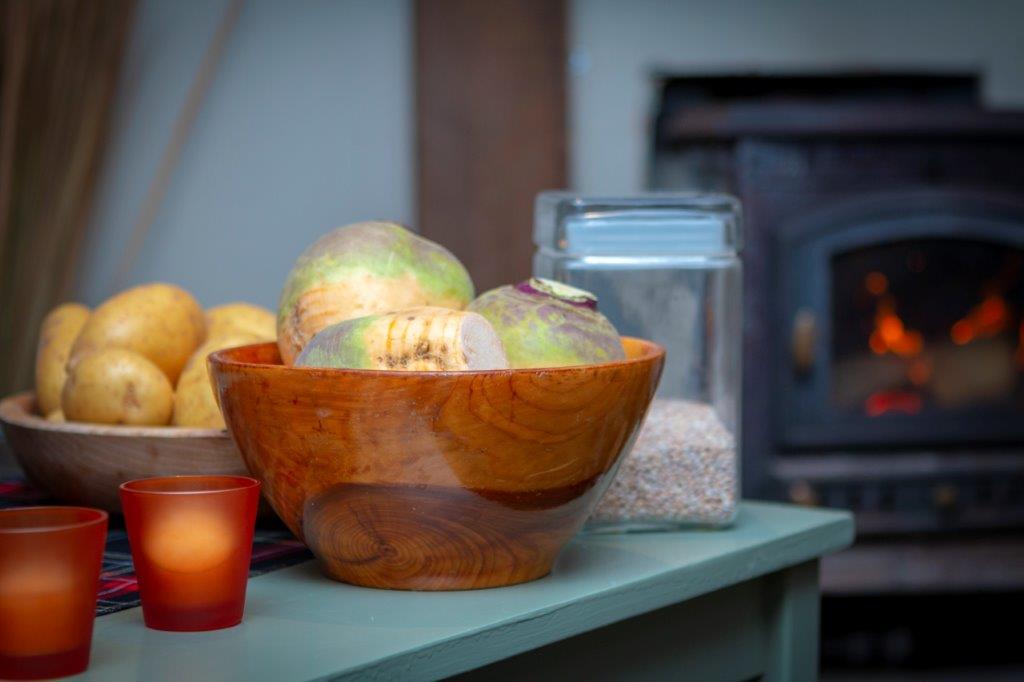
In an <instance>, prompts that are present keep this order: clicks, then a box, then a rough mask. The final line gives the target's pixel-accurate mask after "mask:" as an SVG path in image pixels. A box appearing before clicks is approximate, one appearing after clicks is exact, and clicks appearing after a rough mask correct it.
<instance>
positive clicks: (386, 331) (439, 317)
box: [295, 306, 508, 371]
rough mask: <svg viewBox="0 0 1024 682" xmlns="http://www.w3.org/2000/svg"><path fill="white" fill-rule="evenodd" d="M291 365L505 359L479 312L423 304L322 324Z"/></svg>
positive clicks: (492, 362) (482, 365)
mask: <svg viewBox="0 0 1024 682" xmlns="http://www.w3.org/2000/svg"><path fill="white" fill-rule="evenodd" d="M295 366H296V367H347V368H353V369H391V370H405V371H450V370H467V369H506V368H507V367H508V359H507V358H506V356H505V351H504V349H503V348H502V345H501V340H500V339H499V338H498V335H497V334H496V333H495V331H494V328H493V327H491V325H490V323H489V322H488V321H487V320H485V319H484V318H483V317H481V316H480V315H477V314H476V313H470V312H466V311H462V310H449V309H447V308H436V307H431V306H424V307H419V308H410V309H408V310H402V311H398V312H394V313H387V314H384V315H368V316H366V317H360V318H356V319H354V320H346V321H344V322H339V323H338V324H335V325H332V326H330V327H327V328H326V329H323V330H321V331H320V332H319V333H317V334H316V335H315V336H314V337H313V338H312V339H311V340H310V342H309V343H308V344H306V347H305V349H303V351H302V353H301V354H300V355H299V357H298V358H296V360H295Z"/></svg>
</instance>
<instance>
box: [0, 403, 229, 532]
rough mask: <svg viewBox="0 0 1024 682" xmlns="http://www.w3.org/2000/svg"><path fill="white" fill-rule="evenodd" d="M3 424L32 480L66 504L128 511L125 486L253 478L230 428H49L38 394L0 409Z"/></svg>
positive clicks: (65, 424)
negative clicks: (154, 480)
mask: <svg viewBox="0 0 1024 682" xmlns="http://www.w3.org/2000/svg"><path fill="white" fill-rule="evenodd" d="M0 423H2V424H3V428H4V434H5V435H6V437H7V442H8V443H10V446H11V450H12V451H13V452H14V456H15V458H16V459H17V460H18V463H19V464H20V465H21V467H22V469H24V470H25V473H26V474H27V475H28V477H29V478H30V479H31V480H32V481H33V483H35V484H36V485H38V486H39V487H41V488H43V489H44V490H46V491H48V492H49V493H50V494H51V495H53V497H55V498H56V499H58V500H60V501H61V502H67V503H70V504H79V505H84V506H87V507H98V508H100V509H105V510H107V511H112V512H120V511H121V502H120V500H119V499H118V492H117V487H118V486H119V485H121V484H122V483H124V482H125V481H130V480H133V479H136V478H148V477H150V476H170V475H176V474H231V475H242V476H247V475H248V471H246V468H245V465H244V464H243V462H242V459H241V457H240V456H239V454H238V450H237V448H236V447H235V444H234V443H233V442H232V440H231V438H230V437H229V436H228V434H227V433H226V432H225V431H224V430H223V429H195V428H178V427H168V426H107V425H100V424H82V423H72V422H63V423H59V422H49V421H46V420H45V419H43V418H42V417H40V416H38V415H37V414H35V398H34V396H33V394H32V393H31V392H25V393H18V394H15V395H12V396H9V397H8V398H5V399H4V400H3V401H2V402H0Z"/></svg>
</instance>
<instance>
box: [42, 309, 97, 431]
mask: <svg viewBox="0 0 1024 682" xmlns="http://www.w3.org/2000/svg"><path fill="white" fill-rule="evenodd" d="M88 319H89V309H88V308H86V307H85V306H84V305H82V304H80V303H64V304H61V305H59V306H57V307H56V308H54V309H53V310H51V311H50V312H49V313H48V314H47V315H46V317H44V318H43V324H42V326H41V327H40V328H39V345H37V346H36V407H37V408H38V409H39V414H46V415H48V414H49V413H50V412H53V411H54V410H56V409H57V408H59V407H60V392H61V391H62V390H64V378H65V377H66V376H67V370H66V369H65V367H66V365H67V364H68V356H69V355H70V354H71V346H72V344H74V343H75V339H76V338H77V337H78V333H79V332H80V331H82V327H83V326H84V325H85V321H86V320H88Z"/></svg>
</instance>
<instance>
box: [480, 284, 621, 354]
mask: <svg viewBox="0 0 1024 682" xmlns="http://www.w3.org/2000/svg"><path fill="white" fill-rule="evenodd" d="M467 310H470V311H472V312H475V313H479V314H480V315H483V316H484V317H485V318H487V320H488V321H489V322H490V323H491V325H493V327H494V330H495V331H496V332H497V333H498V336H499V337H501V341H502V344H503V345H504V346H505V352H506V354H507V355H508V360H509V364H510V365H511V366H512V367H517V368H518V367H559V366H567V365H584V364H591V363H597V362H610V361H612V360H621V359H623V358H625V352H624V351H623V349H622V342H621V341H620V340H619V334H618V332H617V331H616V330H615V327H614V326H613V325H612V323H611V322H609V321H608V318H606V317H605V316H604V315H602V314H601V313H599V312H598V311H597V298H596V297H595V296H594V295H593V294H591V293H590V292H589V291H584V290H583V289H577V288H575V287H571V286H568V285H566V284H561V283H559V282H553V281H551V280H546V279H541V278H539V277H534V278H531V279H529V280H526V281H525V282H520V283H519V284H516V285H508V286H503V287H498V288H497V289H492V290H491V291H488V292H487V293H485V294H482V295H481V296H480V297H479V298H477V299H476V300H475V301H473V302H472V303H470V304H469V307H468V308H467Z"/></svg>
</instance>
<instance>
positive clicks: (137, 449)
mask: <svg viewBox="0 0 1024 682" xmlns="http://www.w3.org/2000/svg"><path fill="white" fill-rule="evenodd" d="M275 327H276V321H275V317H274V315H273V313H271V312H270V311H268V310H265V309H263V308H259V307H258V306H253V305H250V304H247V303H233V304H228V305H224V306H218V307H215V308H211V309H209V310H206V311H204V310H203V308H202V307H201V306H200V305H199V303H198V302H197V301H196V300H195V299H194V298H193V297H192V296H191V295H190V294H189V293H188V292H187V291H185V290H184V289H181V288H180V287H176V286H173V285H169V284H162V283H154V284H146V285H141V286H138V287H134V288H132V289H128V290H126V291H123V292H121V293H119V294H117V295H116V296H113V297H112V298H110V299H108V300H107V301H105V302H104V303H102V304H101V305H100V306H98V307H97V308H96V309H95V310H89V309H88V308H86V307H85V306H82V305H79V304H76V303H70V304H64V305H61V306H58V307H57V308H55V309H54V310H53V311H51V312H50V314H48V315H47V316H46V318H45V319H44V321H43V324H42V327H41V329H40V334H39V345H38V347H37V352H36V366H35V379H36V381H35V384H36V390H35V391H34V392H31V391H26V392H23V393H18V394H15V395H12V396H9V397H7V398H6V399H4V400H3V401H0V424H2V425H3V430H4V434H5V436H6V439H7V442H8V444H9V445H10V448H11V450H12V452H13V454H14V457H15V459H16V460H17V461H18V463H19V464H20V465H21V467H22V469H23V470H24V471H25V473H26V475H27V476H28V478H29V479H30V480H31V481H32V482H33V483H34V484H36V485H37V486H39V487H40V488H42V489H43V490H45V491H47V492H48V493H49V494H50V495H52V496H53V497H54V498H55V499H56V500H59V501H61V502H66V503H72V504H79V505H85V506H91V507H98V508H101V509H106V510H108V511H114V512H118V511H120V501H119V498H118V486H119V485H120V484H121V483H124V482H125V481H128V480H132V479H136V478H147V477H151V476H168V475H179V474H233V475H237V474H242V475H244V474H247V473H248V472H247V470H246V467H245V464H244V463H243V462H242V459H241V456H240V455H239V453H238V449H237V448H236V447H235V444H234V443H233V442H232V440H231V437H230V436H229V435H228V433H227V431H226V430H225V428H224V420H223V418H222V417H221V414H220V408H219V407H218V405H217V402H216V398H215V396H214V394H213V389H212V386H211V384H210V379H209V373H208V370H207V367H206V357H207V355H209V354H210V353H211V352H212V351H215V350H220V349H223V348H231V347H233V346H239V345H245V344H249V343H254V342H258V341H265V340H269V339H273V338H274V337H275V334H276V330H275Z"/></svg>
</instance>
